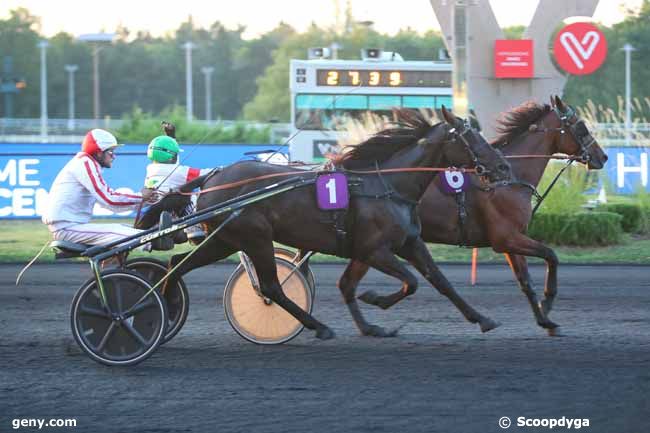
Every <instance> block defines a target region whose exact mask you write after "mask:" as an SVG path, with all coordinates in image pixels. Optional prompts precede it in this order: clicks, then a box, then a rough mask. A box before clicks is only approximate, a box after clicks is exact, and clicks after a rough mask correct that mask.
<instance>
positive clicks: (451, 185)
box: [440, 170, 469, 194]
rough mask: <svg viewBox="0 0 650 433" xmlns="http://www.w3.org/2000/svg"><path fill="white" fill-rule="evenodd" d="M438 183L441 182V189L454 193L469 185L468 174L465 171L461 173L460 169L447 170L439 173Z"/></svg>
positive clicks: (463, 189)
mask: <svg viewBox="0 0 650 433" xmlns="http://www.w3.org/2000/svg"><path fill="white" fill-rule="evenodd" d="M440 183H441V184H442V189H443V191H445V192H446V193H447V194H455V193H458V192H461V191H465V190H466V189H467V187H468V185H469V175H468V174H467V173H461V172H460V171H450V170H447V171H445V172H444V173H441V176H440Z"/></svg>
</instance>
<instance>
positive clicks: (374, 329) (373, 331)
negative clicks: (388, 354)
mask: <svg viewBox="0 0 650 433" xmlns="http://www.w3.org/2000/svg"><path fill="white" fill-rule="evenodd" d="M397 331H399V328H396V329H393V330H391V331H387V330H385V329H384V328H382V327H381V326H377V325H369V326H368V327H367V328H366V329H364V330H363V331H362V333H363V335H366V336H369V337H395V336H396V335H397Z"/></svg>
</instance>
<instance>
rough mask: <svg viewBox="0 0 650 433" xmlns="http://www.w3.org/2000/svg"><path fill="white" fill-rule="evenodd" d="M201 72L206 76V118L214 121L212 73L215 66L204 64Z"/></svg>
mask: <svg viewBox="0 0 650 433" xmlns="http://www.w3.org/2000/svg"><path fill="white" fill-rule="evenodd" d="M201 72H203V75H204V77H205V120H207V121H208V122H211V121H212V83H211V81H212V80H211V78H212V73H213V72H214V66H204V67H202V68H201Z"/></svg>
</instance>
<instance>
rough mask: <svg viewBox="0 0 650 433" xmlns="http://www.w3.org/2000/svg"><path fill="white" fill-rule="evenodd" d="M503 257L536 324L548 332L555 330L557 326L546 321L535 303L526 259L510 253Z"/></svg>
mask: <svg viewBox="0 0 650 433" xmlns="http://www.w3.org/2000/svg"><path fill="white" fill-rule="evenodd" d="M505 256H506V260H507V261H508V264H509V265H510V269H512V272H513V273H514V274H515V278H517V281H518V282H519V287H520V288H521V291H522V292H524V294H525V295H526V298H528V303H529V304H530V308H531V309H532V310H533V315H534V316H535V320H536V321H537V324H538V325H539V326H541V327H542V328H545V329H548V330H551V329H555V328H557V326H558V325H557V324H555V323H553V322H551V321H550V320H549V319H548V317H547V316H546V313H545V312H544V311H543V310H542V308H540V304H539V303H538V302H537V295H536V294H535V290H533V285H532V283H531V280H530V274H529V273H528V263H527V262H526V257H524V256H522V255H519V254H512V253H505Z"/></svg>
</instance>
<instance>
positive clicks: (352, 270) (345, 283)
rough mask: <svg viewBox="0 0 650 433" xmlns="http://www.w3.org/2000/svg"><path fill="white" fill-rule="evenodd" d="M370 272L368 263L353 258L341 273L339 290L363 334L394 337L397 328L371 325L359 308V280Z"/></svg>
mask: <svg viewBox="0 0 650 433" xmlns="http://www.w3.org/2000/svg"><path fill="white" fill-rule="evenodd" d="M367 272H368V265H366V264H365V263H362V262H360V261H358V260H351V261H350V263H348V266H347V267H346V268H345V272H343V275H341V278H340V279H339V284H338V285H339V290H340V291H341V295H343V300H344V301H345V305H347V307H348V309H349V310H350V314H351V315H352V319H353V320H354V323H355V324H356V325H357V328H359V331H360V332H361V334H362V335H369V336H372V337H394V336H395V335H397V330H392V331H387V330H385V329H384V328H382V327H380V326H377V325H371V324H370V323H368V322H367V321H366V319H365V318H364V317H363V314H362V313H361V310H360V309H359V304H358V303H357V300H356V298H355V293H356V289H357V286H358V285H359V281H361V279H362V278H363V276H364V275H366V273H367Z"/></svg>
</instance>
